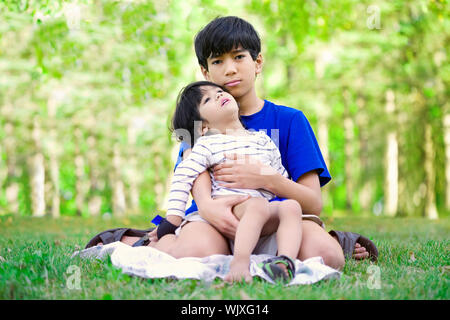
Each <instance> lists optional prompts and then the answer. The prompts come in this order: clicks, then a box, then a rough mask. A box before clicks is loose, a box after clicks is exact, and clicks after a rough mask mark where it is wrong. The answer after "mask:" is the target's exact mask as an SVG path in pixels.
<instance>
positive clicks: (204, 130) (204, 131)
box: [202, 126, 209, 136]
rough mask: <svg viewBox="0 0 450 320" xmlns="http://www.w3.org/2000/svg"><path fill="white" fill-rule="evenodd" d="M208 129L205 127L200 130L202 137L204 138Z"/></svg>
mask: <svg viewBox="0 0 450 320" xmlns="http://www.w3.org/2000/svg"><path fill="white" fill-rule="evenodd" d="M208 130H209V128H208V127H207V126H204V127H203V128H202V136H204V135H205V134H206V133H207V132H208Z"/></svg>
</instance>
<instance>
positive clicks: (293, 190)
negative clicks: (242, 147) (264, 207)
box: [214, 154, 322, 215]
mask: <svg viewBox="0 0 450 320" xmlns="http://www.w3.org/2000/svg"><path fill="white" fill-rule="evenodd" d="M227 159H228V160H227V161H226V162H223V163H221V164H219V165H217V166H215V167H214V174H215V177H216V180H220V181H223V182H226V184H224V185H226V186H227V187H229V188H238V189H265V190H267V191H270V192H272V193H274V194H276V195H277V196H278V197H281V198H288V199H293V200H297V202H298V203H300V205H301V206H302V211H303V213H304V214H315V215H320V213H321V211H322V193H321V190H320V182H319V176H318V174H317V172H316V171H315V170H313V171H310V172H307V173H305V174H303V175H302V176H300V177H299V178H298V179H297V181H292V180H291V179H289V178H286V177H284V176H283V175H282V174H281V173H279V172H276V171H275V170H274V169H273V168H272V167H270V166H266V165H264V164H262V163H260V162H259V161H258V160H257V159H255V158H252V157H249V156H246V157H245V161H243V160H242V159H239V160H238V158H237V155H236V154H230V155H227Z"/></svg>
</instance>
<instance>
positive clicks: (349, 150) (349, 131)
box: [344, 90, 357, 209]
mask: <svg viewBox="0 0 450 320" xmlns="http://www.w3.org/2000/svg"><path fill="white" fill-rule="evenodd" d="M344 100H345V105H346V112H345V117H344V136H345V146H344V153H345V169H344V170H345V190H346V192H345V194H346V207H347V209H351V208H352V204H353V197H354V192H355V188H354V179H355V177H354V176H355V174H354V173H355V169H356V166H355V162H356V161H357V160H356V159H355V158H354V154H353V143H354V139H355V135H354V123H353V119H352V117H351V115H350V110H349V104H350V103H351V96H350V92H349V91H348V90H344Z"/></svg>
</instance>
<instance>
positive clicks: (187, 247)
mask: <svg viewBox="0 0 450 320" xmlns="http://www.w3.org/2000/svg"><path fill="white" fill-rule="evenodd" d="M229 252H230V250H229V247H228V242H227V240H226V239H225V238H224V237H223V236H222V235H221V234H220V233H219V232H218V231H217V230H215V229H214V227H212V226H211V225H209V224H207V223H203V222H193V223H188V224H186V225H185V226H184V227H183V228H182V229H181V231H180V234H179V236H178V237H177V238H176V241H175V243H174V245H173V246H171V247H170V248H169V250H168V252H167V253H168V254H170V255H171V256H173V257H175V258H184V257H198V258H203V257H207V256H210V255H213V254H225V255H227V254H229Z"/></svg>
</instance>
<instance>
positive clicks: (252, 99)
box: [236, 88, 264, 116]
mask: <svg viewBox="0 0 450 320" xmlns="http://www.w3.org/2000/svg"><path fill="white" fill-rule="evenodd" d="M236 101H237V102H238V105H239V114H240V115H241V116H249V115H252V114H255V113H257V112H258V111H260V110H261V109H262V108H263V106H264V100H262V99H260V98H258V96H257V95H256V92H255V88H252V89H251V90H250V91H249V92H248V93H246V94H244V95H243V96H241V97H239V98H236Z"/></svg>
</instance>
